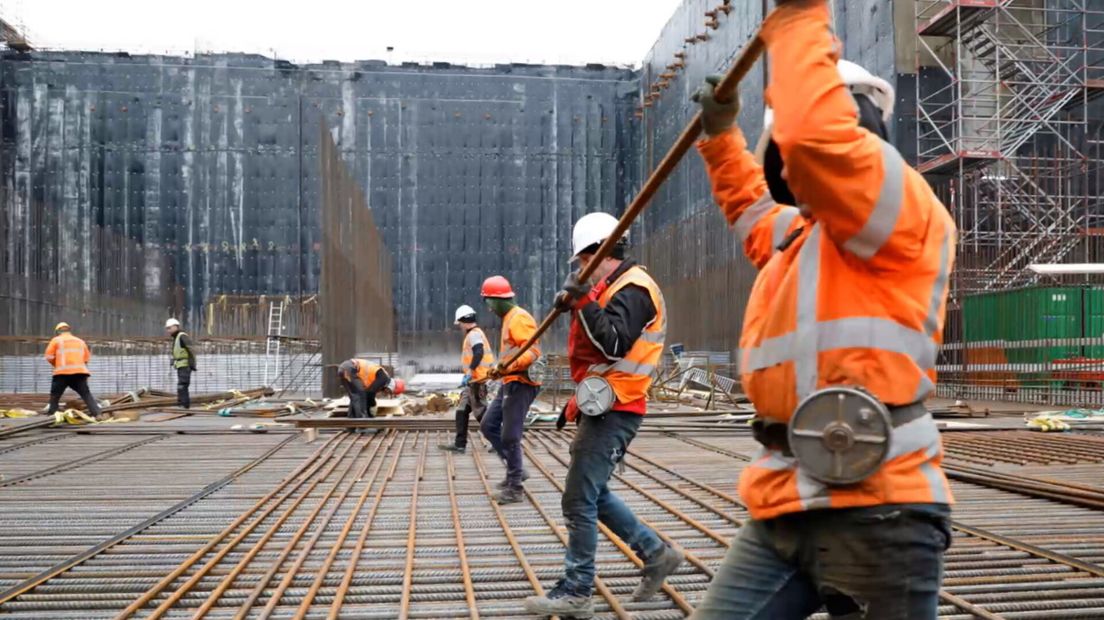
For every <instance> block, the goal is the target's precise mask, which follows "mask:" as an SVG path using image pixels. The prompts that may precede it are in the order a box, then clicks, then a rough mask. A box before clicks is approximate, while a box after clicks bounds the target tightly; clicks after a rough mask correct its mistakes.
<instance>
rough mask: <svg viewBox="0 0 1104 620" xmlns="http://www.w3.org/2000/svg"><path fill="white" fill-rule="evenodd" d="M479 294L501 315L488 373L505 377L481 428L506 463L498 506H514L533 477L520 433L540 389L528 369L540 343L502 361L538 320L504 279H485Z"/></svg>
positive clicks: (510, 354)
mask: <svg viewBox="0 0 1104 620" xmlns="http://www.w3.org/2000/svg"><path fill="white" fill-rule="evenodd" d="M481 292H482V295H483V302H484V303H485V304H487V308H488V309H490V311H491V312H494V313H495V314H496V315H498V316H499V317H501V318H502V336H501V338H500V339H499V346H498V360H499V362H498V365H497V366H495V367H494V368H492V369H491V370H490V373H489V375H488V376H489V377H490V378H491V379H502V387H501V388H500V389H499V390H498V395H497V396H495V399H494V400H493V401H491V404H490V406H488V407H487V413H486V414H484V416H483V422H482V423H481V424H480V427H479V428H480V430H481V431H482V432H483V436H484V437H486V438H487V441H489V442H491V446H492V447H494V449H495V452H497V453H498V456H499V458H501V459H502V460H504V461H505V462H506V478H505V479H504V480H503V481H502V482H500V483H499V484H498V487H499V492H498V493H496V494H495V499H496V500H497V501H498V503H500V504H513V503H515V502H520V501H521V498H522V495H523V492H522V483H524V482H525V481H526V480H527V479H528V478H529V474H528V472H526V471H525V469H524V468H523V467H522V465H521V434H522V431H523V430H524V428H525V416H526V414H528V413H529V406H530V405H532V404H533V400H534V399H536V397H537V392H539V391H540V382H539V381H536V380H534V379H535V378H531V377H530V376H529V373H528V372H527V371H528V369H529V367H530V366H531V365H532V364H533V362H535V361H537V359H539V358H540V347H539V346H538V345H537V344H536V343H534V344H533V346H532V347H530V348H529V349H528V350H526V351H525V353H523V354H522V356H521V357H520V358H518V360H517V361H516V362H514V363H513V364H511V365H509V366H507V367H503V366H502V365H503V364H504V363H505V362H506V361H508V360H509V359H510V358H511V357H512V356H513V355H514V353H516V352H517V351H518V349H520V348H521V345H522V344H523V343H525V341H527V340H528V339H529V338H530V337H531V336H532V335H533V334H535V333H536V332H537V322H536V321H534V320H533V315H531V314H529V313H528V312H526V311H525V310H524V309H523V308H521V307H520V306H518V305H517V304H515V303H514V290H513V289H512V288H511V287H510V282H509V281H507V280H506V278H504V277H502V276H491V277H489V278H487V279H486V280H484V282H483V288H482V291H481Z"/></svg>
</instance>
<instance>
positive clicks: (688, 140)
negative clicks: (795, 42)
mask: <svg viewBox="0 0 1104 620" xmlns="http://www.w3.org/2000/svg"><path fill="white" fill-rule="evenodd" d="M763 49H764V45H763V41H762V40H761V39H760V38H759V33H756V34H755V36H754V37H752V39H751V40H750V41H748V43H747V45H745V46H744V49H742V50H740V55H739V56H738V57H737V58H736V63H735V64H734V65H732V68H731V69H729V70H728V73H726V74H725V76H724V78H723V79H722V80H721V83H720V84H718V85H717V88H716V91H715V92H716V97H717V99H718V100H721V101H723V100H727V99H731V98H732V97H734V96H735V95H736V86H737V85H738V84H739V83H740V80H742V79H744V76H745V75H747V74H748V72H749V71H751V67H752V66H754V65H755V62H756V61H757V60H758V59H759V56H760V55H762V53H763ZM700 134H701V112H700V111H699V112H698V113H697V114H695V115H694V118H692V119H690V123H689V124H687V125H686V128H685V129H683V130H682V133H681V134H680V135H679V137H678V140H676V141H675V143H674V144H673V145H671V148H670V150H668V151H667V154H666V155H664V156H663V160H662V161H660V162H659V165H658V166H656V169H655V170H653V171H652V174H651V175H649V176H648V180H647V181H645V182H644V186H643V187H641V188H640V193H638V194H637V195H636V198H634V199H633V201H632V203H630V204H629V206H628V208H627V209H625V213H624V214H623V215H622V216H621V219H620V221H618V222H617V228H615V229H614V231H613V234H611V235H610V236H609V237H607V238H606V240H605V241H603V242H602V245H601V246H599V247H598V251H597V252H595V253H594V258H593V259H591V261H590V262H589V263H588V264H587V266H586V269H583V272H582V273H580V274H579V282H586V281H587V280H588V279H590V277H591V276H592V275H594V271H595V270H596V269H597V268H598V265H599V264H600V263H601V262H602V260H603V259H604V258H606V257H607V256H609V254H610V252H611V251H613V247H614V246H615V245H617V241H618V240H619V239H621V237H623V236H624V235H625V233H626V232H627V231H628V230H629V226H631V225H632V223H633V220H635V219H636V216H638V215H640V213H641V212H642V211H644V207H646V206H648V203H649V202H650V201H651V200H652V196H655V193H656V192H657V191H658V190H659V186H660V185H662V184H663V182H664V181H666V180H667V177H668V176H670V174H671V172H672V171H674V169H675V166H677V165H678V163H679V161H681V160H682V156H683V155H685V154H686V152H687V151H689V150H690V147H691V146H693V145H694V141H695V140H697V139H698V136H699V135H700ZM560 314H562V311H561V310H560V309H559V308H556V307H553V308H552V311H551V312H549V313H548V316H546V317H544V320H543V321H541V324H540V325H539V326H538V327H537V331H536V333H534V334H533V336H532V337H530V338H529V340H526V341H525V343H524V344H522V345H521V347H520V348H519V349H518V350H517V351H515V352H514V354H513V355H512V356H510V359H507V360H500V361H499V364H498V370H499V371H500V372H502V371H504V369H506V368H509V367H510V366H511V365H512V364H513V363H514V362H516V361H517V360H518V358H520V357H521V356H522V355H524V354H525V352H526V351H528V350H529V347H531V346H533V343H534V342H536V341H537V340H538V339H539V338H540V337H541V336H542V335H543V334H544V332H546V331H548V328H549V327H551V326H552V323H553V322H555V320H556V319H557V318H559V316H560Z"/></svg>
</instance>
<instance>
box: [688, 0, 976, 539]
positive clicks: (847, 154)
mask: <svg viewBox="0 0 1104 620" xmlns="http://www.w3.org/2000/svg"><path fill="white" fill-rule="evenodd" d="M763 38H764V41H765V42H766V44H767V49H768V52H769V58H770V61H771V62H772V64H773V67H772V69H771V79H772V82H771V85H770V87H769V89H768V98H769V100H770V103H771V105H772V107H773V108H774V115H775V116H774V123H775V124H774V131H773V134H772V137H773V138H774V140H775V141H776V142H777V143H778V146H779V149H780V151H781V153H782V160H783V161H784V162H785V165H786V176H787V180H788V183H789V184H790V187H791V189H792V190H793V192H794V195H795V196H798V198H799V199H804V200H806V201H807V202H808V205H807V208H808V211H809V213H810V217H809V218H808V219H806V218H804V217H802V216H801V215H800V214H799V213H798V211H797V209H794V208H793V207H792V206H785V205H777V204H775V203H774V202H773V201H772V200H771V198H770V195H769V193H768V192H767V187H766V182H765V180H764V179H763V172H762V169H761V168H760V167H759V166H758V165H757V164H756V163H755V162H754V159H753V157H752V155H751V154H750V153H748V152H747V151H746V142H745V140H744V138H743V136H742V135H740V133H739V130H738V129H733V130H732V131H731V132H728V133H725V134H723V135H720V136H717V137H714V138H710V139H706V140H703V141H701V142H700V143H699V150H700V151H701V154H702V156H703V158H704V159H705V162H706V167H707V169H708V172H709V175H710V179H711V181H712V185H713V192H714V196H715V198H716V200H717V202H718V203H719V204H720V205H721V209H722V211H723V212H724V214H725V216H726V218H727V219H728V221H729V222H730V223H732V224H733V225H734V226H735V228H736V231H737V234H739V235H740V236H741V239H742V241H743V244H744V251H745V253H746V254H747V256H748V258H749V259H750V260H751V261H752V263H754V264H755V265H756V266H757V267H758V268H759V269H760V271H759V275H758V277H757V278H756V280H755V284H754V285H753V287H752V291H751V295H750V297H749V299H748V304H747V307H746V311H745V317H744V325H743V332H742V334H741V337H740V355H739V358H740V378H741V381H742V383H743V387H744V390H745V391H746V392H747V395H748V397H749V398H750V399H751V401H752V402H753V403H754V404H755V407H756V410H757V411H758V413H759V415H760V416H763V417H768V418H772V419H774V420H776V421H779V422H783V423H784V422H787V421H788V420H789V419H790V416H791V415H792V413H793V410H794V408H795V407H796V406H797V404H798V402H799V401H800V400H801V399H802V398H804V397H805V396H808V395H809V394H810V393H812V392H813V391H815V390H816V389H818V388H822V387H826V386H831V385H857V386H862V387H865V388H866V389H867V390H869V391H870V392H871V393H873V394H874V395H876V396H877V397H878V398H880V399H881V400H882V401H884V402H885V403H887V404H888V405H906V404H910V403H914V402H917V401H921V400H923V399H925V398H927V397H928V396H929V395H930V394H931V393H932V391H933V389H934V381H935V356H936V351H937V348H938V346H939V343H940V342H941V341H942V330H943V316H944V311H945V307H946V298H947V283H948V276H949V273H950V269H951V266H952V264H953V261H954V242H955V235H956V232H955V226H954V222H953V220H952V218H951V217H950V214H948V213H947V210H946V208H944V207H943V205H942V204H941V203H940V202H939V200H938V199H936V197H935V195H934V194H933V193H932V191H931V188H930V187H929V186H928V184H927V182H926V181H925V180H924V179H923V177H922V176H920V174H919V173H918V172H916V171H915V170H913V169H912V168H911V167H909V166H908V165H907V164H906V163H905V162H904V161H903V160H902V158H901V156H900V154H898V153H897V151H896V150H895V149H894V148H893V147H892V146H890V145H889V144H886V143H885V142H883V141H882V140H881V139H880V138H878V137H877V136H875V135H874V134H871V133H870V132H868V131H866V130H865V129H862V128H860V127H859V126H858V120H857V114H856V110H855V104H854V100H853V98H852V96H851V94H850V93H849V92H848V91H847V89H846V87H845V86H844V84H843V82H842V81H841V79H840V76H839V73H838V70H837V69H836V51H835V50H836V44H835V40H834V37H832V36H831V31H830V26H829V15H828V9H827V7H826V5H825V4H824V3H818V4H815V5H813V6H812V7H811V8H810V7H808V5H801V6H797V5H785V6H783V7H782V8H780V9H777V10H776V11H775V12H774V13H772V15H771V17H770V18H768V20H767V22H766V24H765V25H764V29H763ZM799 228H800V229H801V230H800V231H799V232H797V231H798V229H799ZM791 234H796V236H795V237H794V238H793V239H792V242H791V243H789V244H788V245H787V246H786V247H785V249H783V250H782V251H779V250H778V249H777V246H778V244H779V243H780V242H781V241H782V240H784V239H786V238H787V236H790V235H791ZM941 461H942V444H941V442H940V439H939V433H938V430H937V429H936V427H935V423H934V422H933V420H932V419H931V416H924V417H921V418H919V419H917V420H913V421H912V422H909V423H907V424H905V425H903V426H901V427H898V428H896V429H894V432H893V435H892V437H891V440H890V452H889V458H888V459H887V461H886V463H885V464H883V466H882V468H881V469H880V470H879V471H878V472H876V473H875V474H874V475H873V476H871V477H870V478H867V479H866V480H864V481H863V482H861V483H860V484H858V485H854V486H850V487H843V488H832V489H829V488H828V487H826V486H824V485H822V484H820V483H818V482H816V481H814V480H813V479H812V478H810V477H809V476H807V475H805V474H804V473H803V472H801V470H800V468H798V467H797V465H796V463H795V462H794V461H793V459H792V458H787V457H785V456H783V455H782V454H781V453H778V452H773V451H769V450H765V451H764V452H763V453H762V454H761V455H760V456H759V457H758V458H757V459H756V460H755V461H754V462H752V463H751V464H750V465H749V466H748V467H747V468H745V469H744V471H743V474H742V476H741V479H740V493H741V496H742V497H743V499H744V501H745V502H746V503H747V505H748V508H749V510H750V512H751V515H752V516H753V517H754V518H756V519H769V518H772V517H776V516H779V515H782V514H786V513H791V512H797V511H801V510H811V509H817V508H844V507H857V506H870V505H878V504H891V503H950V502H951V494H950V488H949V487H948V485H947V481H946V478H945V477H944V475H943V472H942V470H941V468H940V463H941Z"/></svg>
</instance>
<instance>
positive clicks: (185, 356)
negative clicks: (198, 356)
mask: <svg viewBox="0 0 1104 620" xmlns="http://www.w3.org/2000/svg"><path fill="white" fill-rule="evenodd" d="M185 335H186V334H185V333H184V332H182V331H181V332H176V336H173V348H172V357H173V368H188V367H189V366H191V363H192V360H191V354H190V353H189V352H188V349H187V348H186V347H185V346H184V344H183V342H182V339H183V337H184V336H185Z"/></svg>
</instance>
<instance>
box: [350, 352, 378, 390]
mask: <svg viewBox="0 0 1104 620" xmlns="http://www.w3.org/2000/svg"><path fill="white" fill-rule="evenodd" d="M356 365H357V368H356V371H357V372H356V374H357V378H358V379H360V382H361V383H363V384H364V387H368V386H369V385H372V382H373V381H375V380H376V377H377V376H378V375H379V371H381V370H383V366H380V365H379V364H373V363H372V362H369V361H368V360H362V359H358V360H356Z"/></svg>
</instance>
